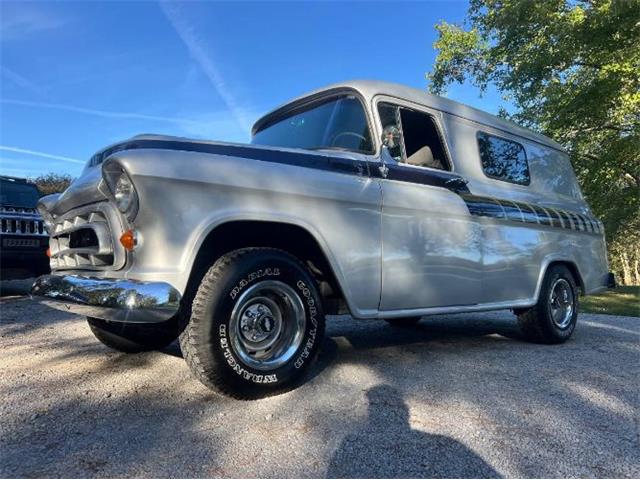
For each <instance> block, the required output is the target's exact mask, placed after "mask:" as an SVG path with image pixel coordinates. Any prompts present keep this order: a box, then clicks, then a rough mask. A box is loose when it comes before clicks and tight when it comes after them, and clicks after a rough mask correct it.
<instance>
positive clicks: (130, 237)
mask: <svg viewBox="0 0 640 480" xmlns="http://www.w3.org/2000/svg"><path fill="white" fill-rule="evenodd" d="M120 243H121V244H122V246H123V247H124V248H125V250H128V251H131V250H133V249H134V248H136V243H137V242H136V233H135V232H134V231H133V230H127V231H126V232H124V233H123V234H122V235H121V236H120Z"/></svg>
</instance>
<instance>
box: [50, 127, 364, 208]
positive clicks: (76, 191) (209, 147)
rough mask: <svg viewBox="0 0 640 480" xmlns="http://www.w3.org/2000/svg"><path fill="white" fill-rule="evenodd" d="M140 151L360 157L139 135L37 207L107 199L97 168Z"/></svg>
mask: <svg viewBox="0 0 640 480" xmlns="http://www.w3.org/2000/svg"><path fill="white" fill-rule="evenodd" d="M140 149H147V150H175V151H181V152H198V153H210V154H212V155H214V156H215V155H224V156H233V157H244V158H250V159H255V160H265V161H277V162H278V163H290V164H295V165H297V164H300V158H301V157H300V156H301V155H303V156H305V158H306V161H307V162H311V163H315V164H327V163H328V162H329V161H330V160H331V159H335V158H339V159H345V160H346V159H349V160H360V159H362V158H363V155H362V154H357V153H354V152H337V151H335V152H331V153H327V152H320V151H316V152H314V151H310V150H304V149H298V148H282V147H272V146H264V145H251V144H241V143H229V142H212V141H207V140H193V139H190V138H182V137H172V136H166V135H139V136H137V137H133V138H131V139H129V140H125V141H124V142H120V143H117V144H114V145H111V146H109V147H107V148H105V149H104V150H101V151H100V152H98V153H96V154H95V155H94V156H93V157H91V160H89V162H87V165H86V167H85V168H84V170H83V171H82V174H81V175H80V177H78V178H77V179H76V180H75V181H74V182H73V183H72V184H71V185H70V186H69V188H67V190H65V191H64V192H63V193H62V194H61V195H60V196H59V197H56V198H51V199H48V200H47V202H44V201H41V202H40V203H39V204H38V205H39V208H42V207H44V208H45V209H46V211H48V212H49V213H51V214H52V215H54V216H56V215H60V214H62V213H65V212H67V211H69V210H70V209H72V208H76V207H80V206H82V205H86V204H89V203H94V202H99V201H102V200H105V199H107V198H108V196H107V194H106V192H107V188H106V185H104V180H103V178H102V168H101V165H102V164H103V163H104V161H105V160H106V159H107V158H109V157H110V156H112V155H115V154H117V153H119V152H125V151H126V152H128V153H129V152H131V151H134V150H140ZM47 198H49V197H47Z"/></svg>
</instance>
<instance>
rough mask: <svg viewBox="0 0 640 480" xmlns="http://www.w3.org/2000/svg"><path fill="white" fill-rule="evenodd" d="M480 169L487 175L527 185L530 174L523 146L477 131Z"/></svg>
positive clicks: (529, 181)
mask: <svg viewBox="0 0 640 480" xmlns="http://www.w3.org/2000/svg"><path fill="white" fill-rule="evenodd" d="M478 148H479V150H480V161H481V162H482V169H483V170H484V173H485V175H486V176H487V177H491V178H495V179H497V180H503V181H505V182H511V183H517V184H518V185H529V183H531V175H530V174H529V164H528V163H527V155H526V153H525V151H524V147H523V146H522V145H520V144H519V143H517V142H513V141H511V140H506V139H504V138H500V137H494V136H493V135H488V134H486V133H482V132H481V133H478Z"/></svg>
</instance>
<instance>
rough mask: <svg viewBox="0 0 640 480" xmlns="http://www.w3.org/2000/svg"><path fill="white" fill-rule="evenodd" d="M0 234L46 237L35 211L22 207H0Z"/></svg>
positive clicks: (42, 223)
mask: <svg viewBox="0 0 640 480" xmlns="http://www.w3.org/2000/svg"><path fill="white" fill-rule="evenodd" d="M0 232H1V233H4V234H8V235H29V236H33V235H38V236H46V235H47V232H46V230H45V228H44V222H43V221H42V219H41V218H40V215H39V214H38V213H37V211H36V209H35V208H22V207H4V206H3V207H0Z"/></svg>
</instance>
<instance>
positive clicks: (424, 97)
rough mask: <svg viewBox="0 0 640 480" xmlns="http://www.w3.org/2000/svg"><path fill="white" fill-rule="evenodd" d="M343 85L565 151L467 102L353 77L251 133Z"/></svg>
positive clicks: (316, 92) (367, 96)
mask: <svg viewBox="0 0 640 480" xmlns="http://www.w3.org/2000/svg"><path fill="white" fill-rule="evenodd" d="M341 88H348V89H353V90H355V91H357V92H358V93H359V94H360V95H362V96H363V97H364V98H365V99H366V100H367V102H368V103H369V100H371V99H372V98H373V97H375V96H376V95H386V96H390V97H397V98H400V99H403V100H407V101H410V102H413V103H417V104H420V105H424V106H427V107H431V108H434V109H436V110H440V111H442V112H446V113H449V114H451V115H455V116H458V117H461V118H464V119H467V120H471V121H473V122H476V123H480V124H482V125H486V126H489V127H493V128H496V129H499V130H503V131H506V132H509V133H513V134H515V135H519V136H521V137H524V138H527V139H529V140H532V141H535V142H538V143H541V144H543V145H547V146H549V147H551V148H555V149H558V150H563V151H564V149H563V147H562V145H560V144H559V143H557V142H555V141H554V140H552V139H550V138H549V137H547V136H545V135H542V134H540V133H537V132H534V131H533V130H530V129H528V128H524V127H521V126H519V125H517V124H516V123H514V122H511V121H509V120H505V119H502V118H499V117H496V116H495V115H491V114H490V113H487V112H483V111H482V110H478V109H477V108H473V107H470V106H468V105H465V104H463V103H459V102H456V101H454V100H450V99H448V98H444V97H440V96H438V95H432V94H430V93H427V92H426V91H423V90H419V89H417V88H412V87H407V86H405V85H400V84H397V83H391V82H383V81H377V80H351V81H347V82H341V83H334V84H332V85H328V86H326V87H323V88H320V89H318V90H314V91H312V92H309V93H307V94H305V95H301V96H299V97H297V98H295V99H293V100H291V101H289V102H287V103H285V104H284V105H281V106H279V107H278V108H276V109H274V110H272V111H271V112H269V113H267V114H266V115H264V116H262V117H261V118H259V119H258V120H257V121H256V122H255V124H254V125H253V129H252V132H255V130H256V129H257V128H258V127H259V126H260V125H261V124H262V123H264V121H266V120H267V119H268V118H270V117H272V116H274V115H277V114H279V113H280V112H281V111H283V110H287V109H288V108H290V107H291V106H292V105H294V104H296V103H298V102H300V101H303V100H305V99H307V98H309V97H313V96H317V95H321V94H322V93H323V92H326V91H330V90H336V89H341Z"/></svg>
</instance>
